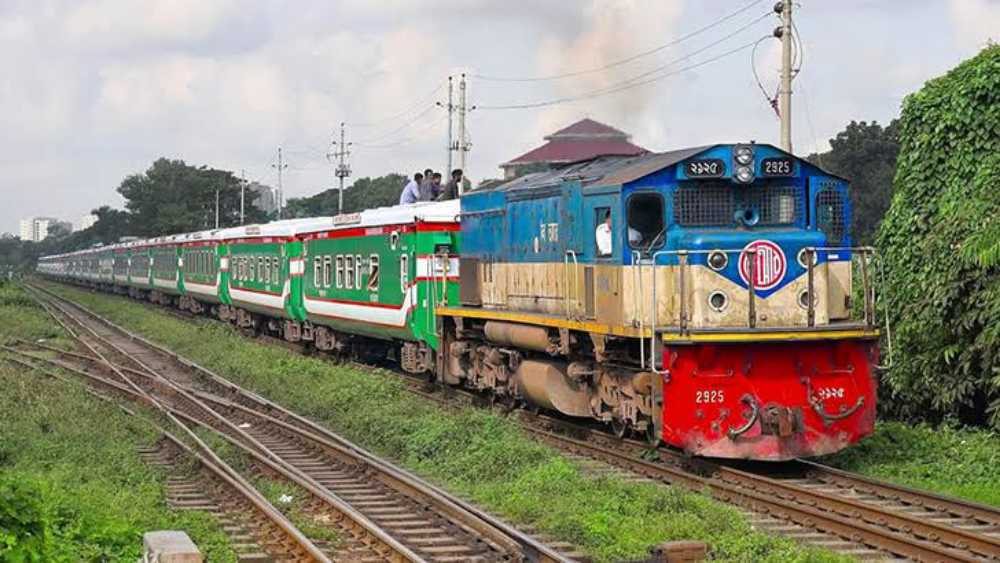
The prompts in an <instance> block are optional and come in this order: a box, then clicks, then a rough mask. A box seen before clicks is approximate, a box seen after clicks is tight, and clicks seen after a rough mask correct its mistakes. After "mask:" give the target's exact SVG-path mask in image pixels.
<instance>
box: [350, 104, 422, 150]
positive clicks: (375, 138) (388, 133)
mask: <svg viewBox="0 0 1000 563" xmlns="http://www.w3.org/2000/svg"><path fill="white" fill-rule="evenodd" d="M436 107H437V104H434V103H432V104H430V105H429V106H427V107H425V108H424V109H423V111H421V112H420V113H418V114H417V115H415V116H413V117H412V118H411V119H409V120H407V121H405V122H404V123H403V124H402V125H400V126H399V127H397V128H395V129H393V130H391V131H386V132H384V133H382V134H379V135H375V136H373V137H369V138H367V139H365V140H363V141H359V142H358V144H359V145H366V144H369V143H372V142H374V141H381V140H382V139H385V138H386V137H390V136H392V135H395V134H396V133H399V132H400V131H402V130H403V129H406V128H407V127H410V126H411V125H413V124H414V123H416V122H417V121H419V120H420V118H421V117H423V116H425V115H427V114H428V113H430V112H431V110H433V109H434V108H436Z"/></svg>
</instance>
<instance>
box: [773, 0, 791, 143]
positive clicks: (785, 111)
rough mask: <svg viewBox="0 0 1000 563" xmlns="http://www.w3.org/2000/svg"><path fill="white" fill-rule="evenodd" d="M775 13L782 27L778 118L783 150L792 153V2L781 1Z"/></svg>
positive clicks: (778, 31) (789, 0) (779, 30)
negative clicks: (779, 17) (779, 18)
mask: <svg viewBox="0 0 1000 563" xmlns="http://www.w3.org/2000/svg"><path fill="white" fill-rule="evenodd" d="M774 11H775V12H777V13H778V14H779V15H780V16H781V27H779V28H778V29H776V30H774V34H775V35H777V36H778V38H779V39H781V86H780V87H779V88H778V116H779V118H780V119H781V148H782V149H784V150H785V151H786V152H789V153H791V152H792V0H780V1H779V2H778V3H777V4H775V5H774Z"/></svg>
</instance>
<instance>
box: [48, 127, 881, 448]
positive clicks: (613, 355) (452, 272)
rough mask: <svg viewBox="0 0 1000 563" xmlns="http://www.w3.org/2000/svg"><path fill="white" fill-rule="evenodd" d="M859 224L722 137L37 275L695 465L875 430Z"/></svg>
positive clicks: (768, 159)
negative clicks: (419, 381)
mask: <svg viewBox="0 0 1000 563" xmlns="http://www.w3.org/2000/svg"><path fill="white" fill-rule="evenodd" d="M850 214H851V209H850V200H849V198H848V181H847V180H846V179H844V178H841V177H838V176H836V175H834V174H831V173H829V172H826V171H824V170H823V169H821V168H820V167H818V166H817V165H815V164H813V163H810V162H808V161H806V160H804V159H800V158H798V157H795V156H794V155H792V154H789V153H786V152H784V151H782V150H780V149H778V148H776V147H774V146H771V145H768V144H760V143H753V142H751V143H730V144H715V145H707V146H698V147H691V148H687V149H682V150H676V151H670V152H661V153H646V154H642V155H638V156H599V157H595V158H592V159H589V160H586V161H582V162H575V163H571V164H566V165H562V166H559V167H558V168H553V169H551V170H547V171H541V172H536V173H532V174H528V175H525V176H522V177H519V178H516V179H513V180H510V181H506V182H503V183H498V184H496V185H493V186H486V187H482V188H479V189H475V190H471V191H468V192H466V193H464V194H462V195H461V197H460V198H459V199H457V200H451V201H443V202H421V203H416V204H411V205H399V206H393V207H385V208H377V209H370V210H365V211H361V212H359V213H346V214H341V215H337V216H333V217H316V218H304V219H289V220H281V221H275V222H271V223H266V224H259V225H245V226H238V227H232V228H223V229H217V230H205V231H200V232H195V233H184V234H174V235H169V236H162V237H157V238H152V239H148V240H137V241H131V242H125V243H121V244H114V245H110V246H104V247H99V248H92V249H87V250H81V251H77V252H71V253H67V254H61V255H56V256H45V257H42V258H41V259H40V260H39V261H38V265H37V272H38V274H39V275H41V276H44V277H47V278H51V279H54V280H58V281H64V282H72V283H77V284H83V285H86V286H90V287H93V288H97V289H101V290H106V291H110V292H114V293H118V294H122V295H128V296H130V297H133V298H136V299H143V300H148V301H152V302H154V303H159V304H162V305H169V306H174V307H178V308H180V309H183V310H186V311H189V312H191V313H196V314H205V315H212V316H215V317H217V318H219V319H221V320H223V321H226V322H229V323H232V324H234V325H235V326H237V327H239V328H240V329H242V330H244V331H248V332H254V333H265V334H269V335H271V336H274V337H277V338H282V339H285V340H287V341H290V342H299V343H303V344H305V345H307V346H309V347H311V348H314V349H315V350H318V351H322V352H326V353H330V354H336V355H343V356H348V357H362V358H373V357H375V358H382V359H388V360H391V361H393V362H395V363H396V364H397V365H398V366H399V367H400V368H401V369H402V370H404V371H405V372H408V373H410V374H417V375H420V376H426V377H427V379H428V380H432V381H435V382H437V383H439V384H441V385H448V386H456V387H462V388H466V389H470V390H473V391H476V392H478V393H481V394H483V395H484V396H486V397H488V398H489V399H490V400H492V401H496V402H499V403H502V404H504V405H509V406H511V407H523V408H529V409H533V410H544V411H547V412H553V413H558V414H559V415H561V416H565V417H570V418H572V419H584V420H589V421H592V422H593V423H595V424H601V425H605V426H606V427H607V428H608V429H609V430H610V431H611V432H612V433H613V434H614V435H616V436H619V437H623V438H624V437H626V436H631V437H636V438H641V439H644V440H646V441H648V442H649V443H650V444H667V445H669V446H672V447H675V448H679V449H681V450H683V451H685V452H687V453H689V454H690V455H692V456H703V457H711V458H736V459H749V460H762V461H780V460H787V459H791V458H798V457H815V456H821V455H825V454H830V453H834V452H837V451H840V450H842V449H844V448H847V447H849V446H851V445H852V444H854V443H856V442H857V441H859V440H861V439H862V438H864V437H865V436H867V435H869V434H871V433H872V432H873V430H874V425H875V413H876V402H877V366H878V363H879V334H880V331H879V326H878V322H877V319H876V308H877V307H876V302H875V301H876V295H875V290H874V279H875V275H876V257H875V252H874V249H872V248H870V247H863V246H854V245H852V242H851V239H850V233H849V230H848V225H850Z"/></svg>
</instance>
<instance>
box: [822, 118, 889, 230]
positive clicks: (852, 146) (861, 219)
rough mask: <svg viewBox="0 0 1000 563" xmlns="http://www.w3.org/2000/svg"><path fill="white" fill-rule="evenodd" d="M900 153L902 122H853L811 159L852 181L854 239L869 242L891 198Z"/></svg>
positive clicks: (825, 168) (852, 226) (852, 227)
mask: <svg viewBox="0 0 1000 563" xmlns="http://www.w3.org/2000/svg"><path fill="white" fill-rule="evenodd" d="M898 155H899V121H898V120H895V119H894V120H892V122H891V123H889V125H887V126H886V127H882V126H881V125H879V124H878V122H877V121H873V122H871V123H868V122H865V121H861V122H858V121H851V122H850V123H849V124H848V125H847V127H846V128H845V129H844V130H843V131H841V132H839V133H837V136H836V137H834V138H833V139H830V150H829V151H828V152H825V153H822V154H811V155H809V157H808V160H809V161H811V162H813V163H814V164H817V165H819V166H820V167H821V168H823V169H824V170H828V171H829V172H832V173H834V174H836V175H838V176H842V177H844V178H847V179H848V180H850V182H851V187H850V198H851V238H852V239H853V240H854V242H855V243H856V244H870V243H871V242H872V239H874V237H875V231H876V230H877V229H878V226H879V223H881V221H882V217H883V216H884V215H885V212H886V210H887V209H888V208H889V202H890V201H891V199H892V178H893V176H894V175H895V174H896V157H897V156H898Z"/></svg>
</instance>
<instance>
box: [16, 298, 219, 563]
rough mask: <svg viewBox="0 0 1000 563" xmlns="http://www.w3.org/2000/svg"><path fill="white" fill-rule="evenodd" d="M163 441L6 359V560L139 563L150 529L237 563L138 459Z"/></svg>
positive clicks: (111, 409)
mask: <svg viewBox="0 0 1000 563" xmlns="http://www.w3.org/2000/svg"><path fill="white" fill-rule="evenodd" d="M4 291H7V290H4ZM18 307H21V306H20V305H19V306H18ZM8 312H9V310H8V306H7V305H0V317H2V318H3V319H4V320H5V323H4V324H7V323H9V322H10V320H9V319H10V317H8V316H7V314H8ZM33 313H34V315H35V316H36V317H38V318H39V319H40V318H41V315H43V314H44V313H43V312H42V311H41V310H40V309H37V310H35V311H34V312H33ZM28 318H30V316H29V315H23V316H18V317H17V320H15V321H14V322H15V323H19V322H20V320H22V319H28ZM36 320H38V319H36ZM39 323H40V320H39V321H38V322H36V321H32V322H30V323H28V324H26V325H25V326H26V327H27V328H26V330H33V329H32V328H31V327H32V326H35V325H36V324H39ZM17 326H21V325H14V326H11V325H8V326H6V327H5V329H6V330H8V331H10V330H16V329H17ZM156 438H157V434H156V431H155V430H153V429H152V428H151V427H150V426H149V425H148V424H146V423H145V422H143V421H141V420H138V419H135V418H133V417H131V416H129V415H127V414H125V413H124V412H123V411H121V410H120V409H118V408H117V407H115V406H113V405H111V404H109V403H107V402H105V401H101V400H99V399H97V398H95V397H93V396H92V395H90V394H88V393H86V392H85V391H84V389H83V385H82V384H76V383H65V382H62V381H56V380H53V379H50V378H47V377H46V376H44V375H42V374H41V373H39V372H32V371H28V370H25V369H23V368H21V367H19V366H12V365H10V364H8V363H6V362H0V561H135V560H136V559H137V558H138V557H139V556H140V554H141V550H142V549H141V548H142V534H143V533H144V532H147V531H150V530H176V529H182V530H185V531H187V532H188V534H189V535H190V536H191V537H192V539H193V540H194V541H195V542H196V543H197V544H198V546H199V547H200V548H201V550H202V553H204V554H205V555H206V556H207V557H208V558H209V560H212V561H235V555H234V554H233V552H232V551H231V550H230V549H229V547H228V540H227V539H226V537H225V536H224V535H223V533H222V530H221V529H220V527H219V526H218V524H217V522H216V521H215V520H214V518H212V517H211V516H210V515H208V514H207V513H196V512H183V513H178V512H173V511H171V510H170V509H169V508H168V506H167V505H166V500H165V497H164V478H165V475H164V473H163V472H162V471H161V470H159V469H156V468H151V467H150V466H148V465H146V464H145V463H144V462H143V461H142V459H141V458H140V457H139V454H138V449H139V448H140V447H142V446H148V445H150V444H152V443H154V441H155V440H156Z"/></svg>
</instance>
